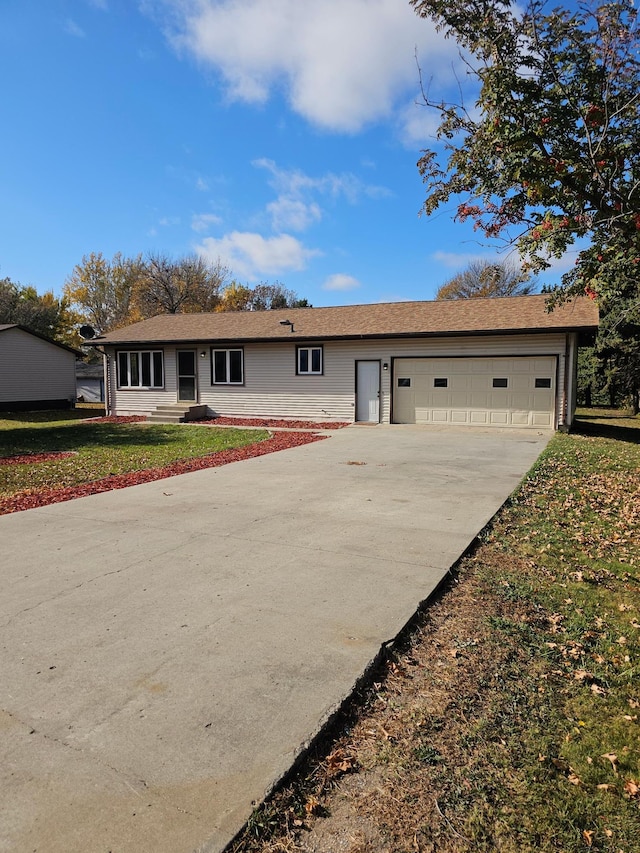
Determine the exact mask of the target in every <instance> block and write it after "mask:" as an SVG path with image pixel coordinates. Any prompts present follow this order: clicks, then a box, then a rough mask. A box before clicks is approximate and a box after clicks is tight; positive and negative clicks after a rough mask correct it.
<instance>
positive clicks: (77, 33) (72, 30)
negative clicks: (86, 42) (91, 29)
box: [64, 18, 86, 39]
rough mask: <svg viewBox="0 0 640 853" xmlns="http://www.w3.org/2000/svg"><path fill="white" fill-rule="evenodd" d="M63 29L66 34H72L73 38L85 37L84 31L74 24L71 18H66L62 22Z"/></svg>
mask: <svg viewBox="0 0 640 853" xmlns="http://www.w3.org/2000/svg"><path fill="white" fill-rule="evenodd" d="M64 31H65V33H66V34H67V35H68V36H73V37H74V38H78V39H83V38H85V37H86V33H85V31H84V30H83V29H82V27H80V26H79V25H78V24H76V22H75V21H74V20H73V18H67V20H66V21H65V24H64Z"/></svg>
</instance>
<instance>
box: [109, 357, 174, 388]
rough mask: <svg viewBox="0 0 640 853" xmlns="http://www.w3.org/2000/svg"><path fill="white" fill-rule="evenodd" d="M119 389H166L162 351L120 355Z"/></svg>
mask: <svg viewBox="0 0 640 853" xmlns="http://www.w3.org/2000/svg"><path fill="white" fill-rule="evenodd" d="M118 387H119V388H164V353H163V352H162V350H130V351H127V352H122V351H121V352H119V353H118Z"/></svg>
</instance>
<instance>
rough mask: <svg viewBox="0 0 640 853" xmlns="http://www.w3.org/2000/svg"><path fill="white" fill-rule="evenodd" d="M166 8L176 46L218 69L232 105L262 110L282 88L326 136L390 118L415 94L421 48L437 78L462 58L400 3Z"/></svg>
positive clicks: (180, 0) (182, 1) (187, 3)
mask: <svg viewBox="0 0 640 853" xmlns="http://www.w3.org/2000/svg"><path fill="white" fill-rule="evenodd" d="M168 2H169V4H170V6H171V7H172V10H173V13H174V14H173V27H174V29H173V34H172V36H171V40H172V42H173V43H174V45H175V46H176V48H177V49H178V50H181V51H186V52H188V53H189V54H191V55H192V56H194V57H196V58H197V59H198V60H199V61H200V62H202V63H205V64H208V65H210V66H212V67H214V68H216V69H217V70H218V71H219V72H220V75H221V77H222V79H223V81H224V84H225V87H226V93H227V96H228V97H229V98H230V99H232V100H241V101H246V102H249V103H264V102H265V101H267V100H268V98H269V96H270V95H271V93H272V92H273V90H274V89H276V88H279V89H284V91H285V94H286V96H287V98H288V100H289V103H290V106H291V108H292V109H293V110H294V111H295V112H296V113H298V114H299V115H302V116H304V117H305V118H306V119H307V120H308V121H310V122H312V123H313V124H316V125H318V126H320V127H323V128H327V129H329V130H335V131H343V132H350V133H353V132H356V131H358V130H360V129H361V128H362V127H363V126H364V125H366V124H369V123H371V122H374V121H378V120H381V119H385V118H388V117H389V116H391V115H392V113H393V111H394V107H395V104H396V102H397V101H398V100H399V99H402V98H403V96H404V97H406V92H407V91H409V90H411V91H414V92H416V91H417V89H418V70H417V67H416V61H415V53H416V50H417V52H418V56H419V60H420V64H421V66H422V67H423V69H424V70H425V73H427V74H429V75H430V76H435V77H438V78H440V77H441V76H442V74H445V75H446V76H448V75H449V73H450V72H449V69H448V63H447V61H446V59H447V58H450V57H453V56H455V55H457V48H456V46H455V44H454V43H453V42H452V41H448V42H445V39H444V37H443V36H442V35H441V34H437V33H436V32H435V28H434V27H433V25H432V24H431V22H429V21H427V20H424V19H420V18H418V16H417V15H416V14H415V12H414V10H413V9H412V8H411V6H410V5H409V3H408V2H399V0H322V2H321V3H310V2H303V0H168ZM416 46H418V47H417V48H416Z"/></svg>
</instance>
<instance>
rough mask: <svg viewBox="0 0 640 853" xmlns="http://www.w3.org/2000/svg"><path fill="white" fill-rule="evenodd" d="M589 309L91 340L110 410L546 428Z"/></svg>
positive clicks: (527, 309) (341, 318) (157, 324)
mask: <svg viewBox="0 0 640 853" xmlns="http://www.w3.org/2000/svg"><path fill="white" fill-rule="evenodd" d="M597 326H598V310H597V307H596V305H595V303H594V302H592V301H591V300H589V299H586V298H581V299H577V300H575V301H573V302H570V303H567V304H566V305H563V306H561V307H559V308H556V309H555V310H554V311H553V312H548V311H547V309H546V297H545V296H544V295H535V296H518V297H508V298H492V299H462V300H455V301H454V300H452V301H436V302H393V303H387V304H381V303H378V304H373V305H349V306H345V307H336V308H297V309H283V310H272V311H255V312H247V311H239V312H228V313H214V314H173V315H170V314H164V315H160V316H157V317H153V318H152V319H149V320H144V321H142V322H140V323H135V324H133V325H131V326H126V327H125V328H121V329H117V330H115V331H113V332H110V333H109V334H106V335H104V336H102V337H99V338H95V339H94V340H92V341H91V344H92V345H98V346H100V347H101V348H102V351H103V352H104V354H105V357H106V371H105V372H106V376H107V406H108V409H109V411H110V412H111V413H112V414H117V415H132V414H152V413H153V411H154V409H155V408H156V407H163V406H166V404H168V403H169V404H172V405H176V406H179V405H182V406H183V407H184V409H185V411H186V410H187V409H188V408H189V407H190V406H199V407H200V408H199V409H198V410H197V411H206V412H207V413H208V414H221V415H230V416H233V415H235V416H264V417H267V416H271V417H277V418H302V419H306V420H314V421H320V420H328V421H348V422H353V421H361V422H367V423H378V422H381V423H420V424H455V425H467V426H474V425H475V426H483V427H519V428H522V427H525V428H526V427H530V428H533V429H540V428H542V429H554V428H557V427H560V426H567V425H570V424H571V421H572V419H573V415H574V410H575V400H576V375H577V348H578V345H579V344H580V343H581V342H584V341H588V340H593V336H594V334H595V332H596V329H597Z"/></svg>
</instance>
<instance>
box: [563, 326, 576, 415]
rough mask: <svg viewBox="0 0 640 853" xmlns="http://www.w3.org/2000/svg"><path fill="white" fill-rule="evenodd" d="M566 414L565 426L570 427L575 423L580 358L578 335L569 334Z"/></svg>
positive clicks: (565, 380)
mask: <svg viewBox="0 0 640 853" xmlns="http://www.w3.org/2000/svg"><path fill="white" fill-rule="evenodd" d="M564 369H565V376H564V389H565V416H564V424H563V426H564V428H565V429H569V428H570V427H571V424H572V423H573V416H574V414H575V410H576V400H577V380H578V359H577V353H576V335H575V334H573V333H571V334H567V346H566V355H565V364H564Z"/></svg>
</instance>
